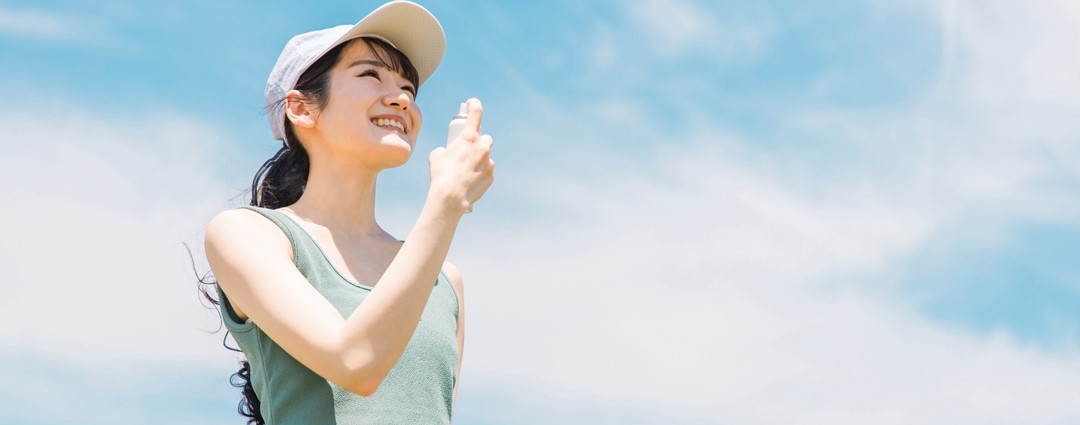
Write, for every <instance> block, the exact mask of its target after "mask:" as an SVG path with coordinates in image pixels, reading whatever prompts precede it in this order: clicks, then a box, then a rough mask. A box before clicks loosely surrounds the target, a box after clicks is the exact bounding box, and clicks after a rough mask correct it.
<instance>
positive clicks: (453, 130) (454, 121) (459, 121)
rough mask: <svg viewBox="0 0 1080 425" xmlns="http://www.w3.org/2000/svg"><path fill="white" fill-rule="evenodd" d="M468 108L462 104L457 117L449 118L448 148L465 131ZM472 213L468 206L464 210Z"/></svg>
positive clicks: (470, 206) (470, 207)
mask: <svg viewBox="0 0 1080 425" xmlns="http://www.w3.org/2000/svg"><path fill="white" fill-rule="evenodd" d="M468 114H469V108H468V106H466V105H465V104H464V103H462V104H461V106H459V107H458V113H457V115H454V116H453V117H452V118H450V128H449V131H447V132H446V146H450V143H451V142H453V141H454V139H456V138H457V137H458V135H459V134H461V131H462V130H464V129H465V119H466V118H468ZM471 212H472V205H471V204H470V205H469V209H467V210H465V213H466V214H468V213H471Z"/></svg>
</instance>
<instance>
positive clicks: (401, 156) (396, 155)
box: [381, 138, 413, 168]
mask: <svg viewBox="0 0 1080 425" xmlns="http://www.w3.org/2000/svg"><path fill="white" fill-rule="evenodd" d="M382 145H383V146H382V148H383V149H381V150H382V157H383V158H385V159H386V161H385V164H386V167H387V168H394V167H400V166H402V165H405V163H406V162H409V158H410V157H412V153H413V145H412V144H409V143H408V142H406V141H405V140H402V139H400V138H395V140H394V141H387V140H384V142H383V144H382Z"/></svg>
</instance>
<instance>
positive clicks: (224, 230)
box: [205, 208, 292, 269]
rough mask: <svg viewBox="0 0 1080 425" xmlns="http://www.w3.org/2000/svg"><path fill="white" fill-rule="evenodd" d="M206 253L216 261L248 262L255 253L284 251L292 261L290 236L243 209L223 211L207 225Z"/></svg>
mask: <svg viewBox="0 0 1080 425" xmlns="http://www.w3.org/2000/svg"><path fill="white" fill-rule="evenodd" d="M205 244H206V247H205V248H206V256H207V259H208V260H209V261H210V266H211V269H213V268H214V265H215V264H222V263H234V266H236V265H237V264H235V263H237V262H249V261H251V260H254V258H252V257H253V256H258V255H266V254H268V253H274V254H275V256H276V254H278V253H283V254H285V255H286V257H287V258H289V259H290V260H291V257H292V249H291V243H290V242H289V238H288V237H287V236H285V234H284V233H282V232H281V230H280V229H279V228H278V227H277V225H276V224H274V223H273V222H272V221H270V220H269V219H267V218H266V217H263V216H262V215H261V214H259V213H257V212H255V211H252V210H249V209H244V208H237V209H229V210H225V211H222V212H220V213H218V214H217V215H215V216H214V218H212V219H210V223H209V224H208V225H207V226H206V240H205Z"/></svg>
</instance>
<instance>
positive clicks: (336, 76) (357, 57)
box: [301, 40, 421, 168]
mask: <svg viewBox="0 0 1080 425" xmlns="http://www.w3.org/2000/svg"><path fill="white" fill-rule="evenodd" d="M375 49H380V47H378V46H377V45H376V46H375ZM390 58H391V55H390V54H389V53H388V52H385V51H376V50H373V49H372V47H371V46H369V45H368V43H365V42H363V41H360V40H354V41H351V42H349V43H348V44H347V45H346V46H345V47H344V49H343V50H342V52H341V57H340V59H339V60H338V62H337V64H336V65H334V67H333V68H332V69H331V70H330V73H329V81H328V83H329V87H328V88H329V90H328V92H329V96H328V99H327V102H326V104H325V105H323V107H322V108H321V109H320V110H319V111H318V112H317V114H318V117H317V120H316V122H315V125H314V127H313V128H311V129H310V130H311V132H312V133H311V134H312V135H313V136H316V137H314V138H313V139H315V140H321V141H322V143H319V144H320V145H322V146H308V149H309V150H311V151H313V152H312V153H314V151H323V150H325V151H327V153H329V154H331V155H333V156H334V157H337V158H343V159H344V158H348V159H350V160H352V159H354V158H355V160H358V161H363V162H364V163H368V164H370V165H371V166H372V167H374V168H389V167H396V166H399V165H402V164H404V163H405V161H407V160H408V159H409V156H410V155H411V154H412V150H413V148H414V147H415V146H416V138H417V134H418V133H419V131H420V125H421V115H420V109H419V108H418V107H417V106H416V103H415V101H416V85H415V83H414V82H413V81H410V79H409V78H406V77H405V76H404V75H403V74H404V73H399V72H398V71H395V70H393V68H402V67H401V66H400V64H396V65H395V64H394V63H393V61H391V60H387V59H390ZM301 138H303V136H301Z"/></svg>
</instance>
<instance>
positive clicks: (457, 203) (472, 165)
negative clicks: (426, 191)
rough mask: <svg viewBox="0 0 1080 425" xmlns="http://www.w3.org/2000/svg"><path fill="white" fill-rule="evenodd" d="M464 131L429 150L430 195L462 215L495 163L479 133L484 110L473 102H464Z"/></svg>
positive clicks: (480, 193) (485, 185) (487, 142)
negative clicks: (465, 113) (465, 112)
mask: <svg viewBox="0 0 1080 425" xmlns="http://www.w3.org/2000/svg"><path fill="white" fill-rule="evenodd" d="M466 107H467V108H468V115H467V118H466V119H465V129H464V130H462V131H461V134H460V135H459V136H458V137H457V138H456V139H454V140H453V141H451V142H450V143H449V145H448V146H447V147H445V148H443V147H438V148H435V150H433V151H431V155H430V156H429V157H428V164H429V168H430V172H431V194H433V195H435V196H438V197H440V199H441V200H443V201H445V202H447V205H450V206H451V207H454V208H458V207H460V209H461V211H462V212H463V213H464V212H465V211H466V210H468V209H469V207H470V206H471V205H472V204H473V203H474V202H476V201H478V200H479V199H480V197H481V196H484V192H486V191H487V189H488V187H491V183H492V182H494V180H495V174H494V171H495V161H494V160H492V159H491V145H492V143H494V141H493V140H492V138H491V136H489V135H487V134H481V133H480V120H481V118H482V117H483V114H484V109H483V107H482V106H481V105H480V101H479V100H477V99H475V98H474V99H469V100H468V101H467V102H466Z"/></svg>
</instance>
